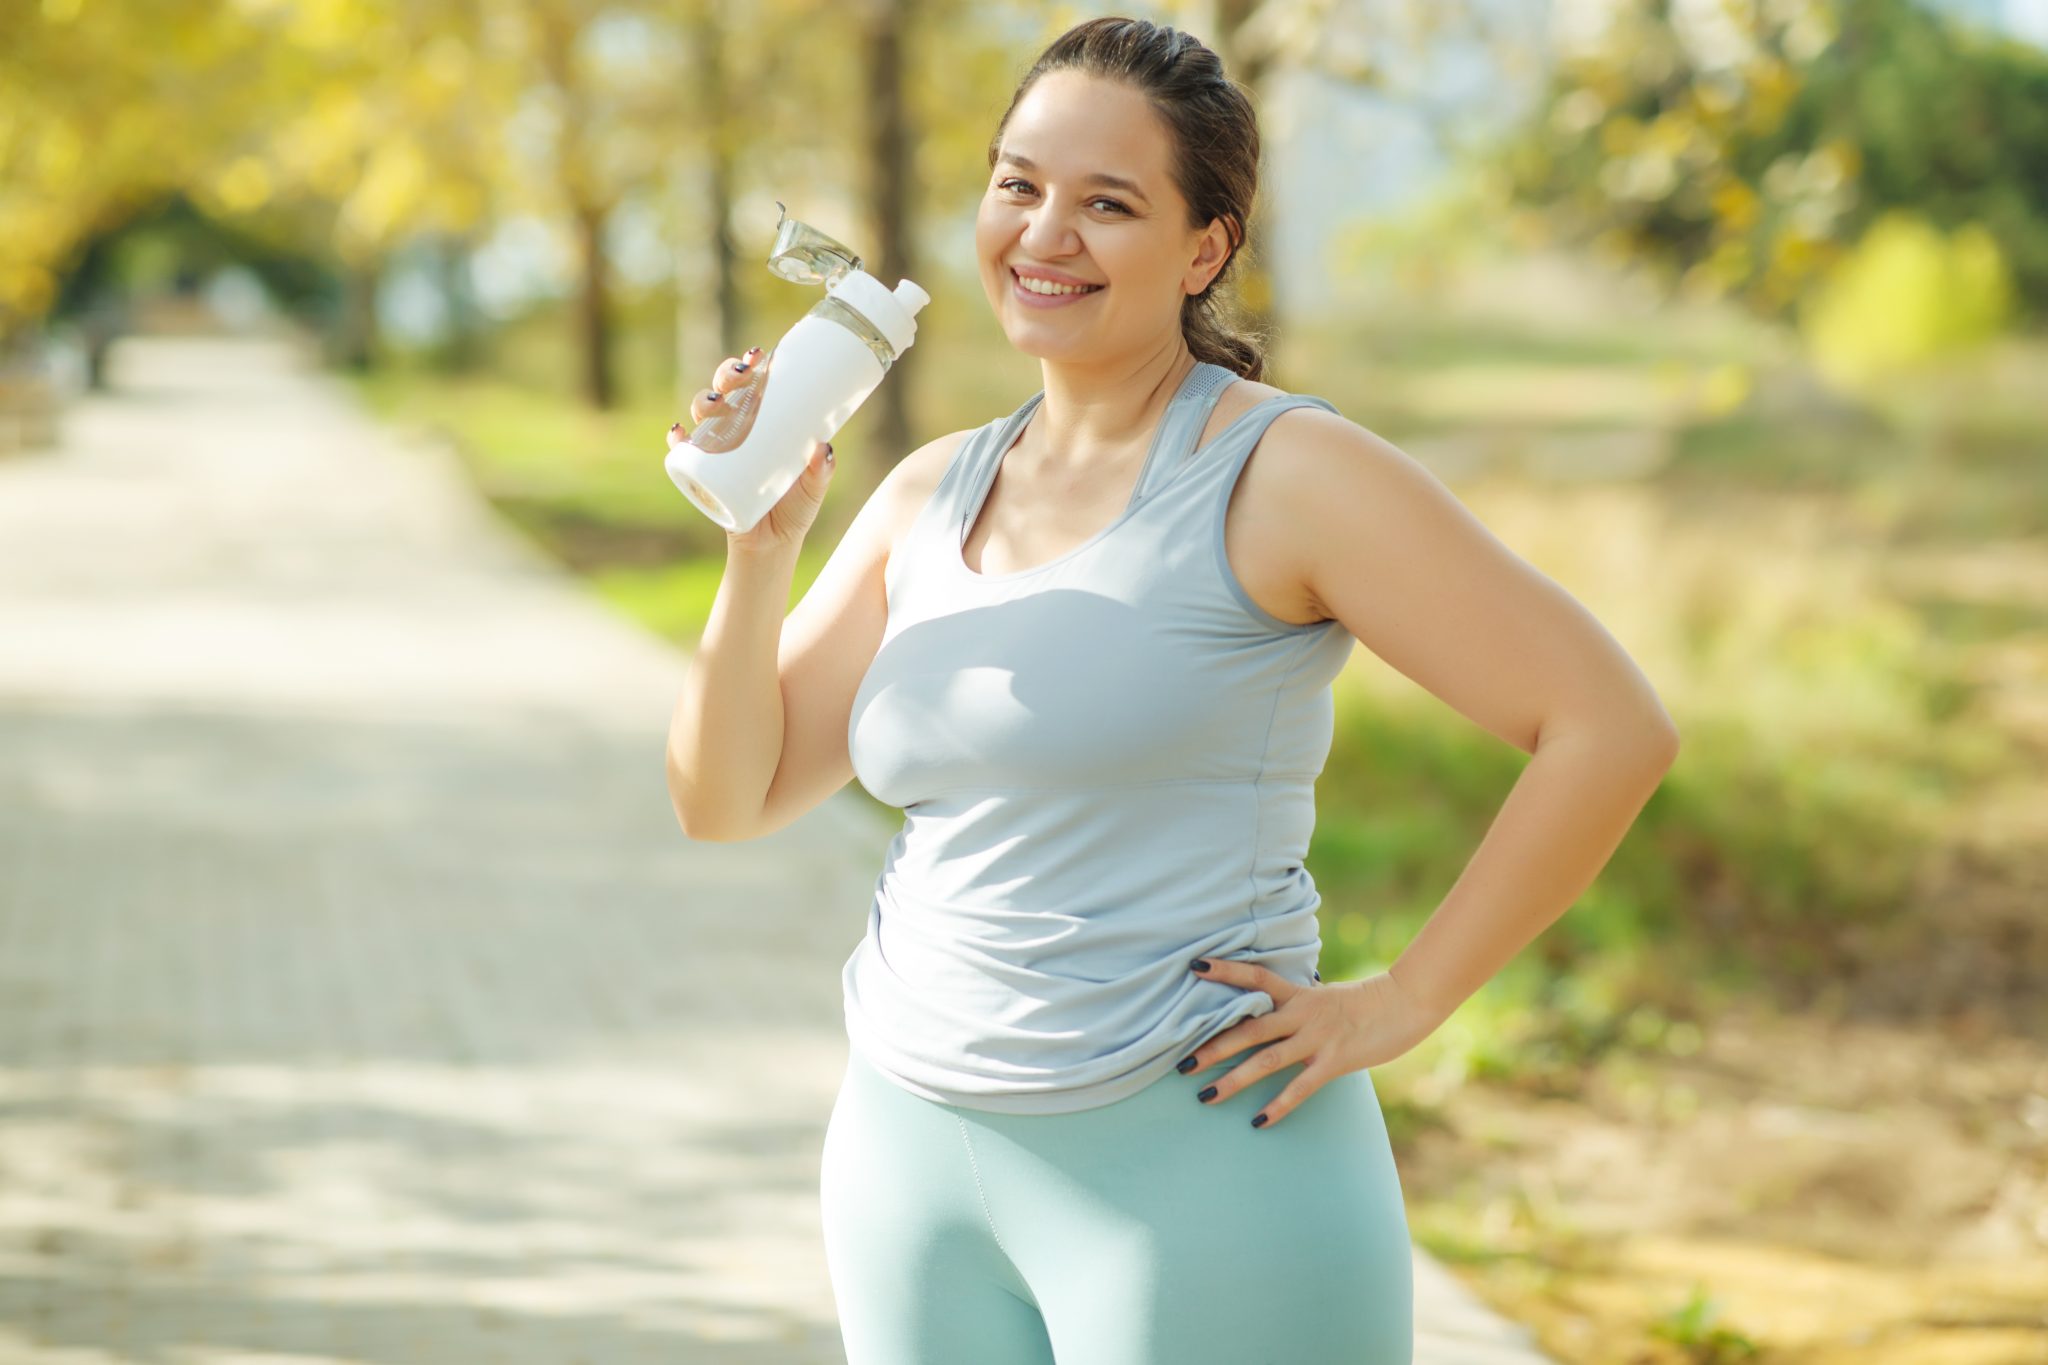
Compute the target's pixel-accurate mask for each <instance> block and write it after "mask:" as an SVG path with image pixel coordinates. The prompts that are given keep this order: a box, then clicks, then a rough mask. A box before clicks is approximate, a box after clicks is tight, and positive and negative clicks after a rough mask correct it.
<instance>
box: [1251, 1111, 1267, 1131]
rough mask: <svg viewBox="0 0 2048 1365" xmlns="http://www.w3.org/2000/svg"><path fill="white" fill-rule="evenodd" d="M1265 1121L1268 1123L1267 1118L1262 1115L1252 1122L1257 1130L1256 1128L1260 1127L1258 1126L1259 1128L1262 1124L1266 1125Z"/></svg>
mask: <svg viewBox="0 0 2048 1365" xmlns="http://www.w3.org/2000/svg"><path fill="white" fill-rule="evenodd" d="M1265 1121H1266V1116H1265V1115H1264V1114H1261V1115H1259V1116H1258V1117H1257V1118H1255V1119H1253V1120H1252V1127H1254V1128H1256V1127H1258V1126H1259V1125H1260V1124H1262V1123H1264V1122H1265Z"/></svg>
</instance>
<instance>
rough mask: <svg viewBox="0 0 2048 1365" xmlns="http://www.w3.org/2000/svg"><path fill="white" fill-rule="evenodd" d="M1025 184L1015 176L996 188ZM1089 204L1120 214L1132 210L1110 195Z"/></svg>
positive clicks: (997, 183)
mask: <svg viewBox="0 0 2048 1365" xmlns="http://www.w3.org/2000/svg"><path fill="white" fill-rule="evenodd" d="M1024 184H1028V182H1027V181H1023V180H1019V179H1017V178H1016V177H1015V176H1012V177H1010V178H1009V179H1007V180H998V181H997V182H996V188H997V189H999V190H1000V189H1007V188H1009V187H1010V186H1011V185H1024ZM1088 202H1089V203H1091V204H1108V205H1110V206H1111V207H1113V208H1114V209H1115V210H1116V211H1117V212H1118V213H1129V212H1130V210H1129V209H1127V208H1125V207H1124V206H1123V205H1122V204H1120V203H1118V202H1117V201H1116V200H1114V199H1111V198H1110V197H1109V196H1108V195H1097V196H1096V197H1095V198H1093V199H1090V200H1089V201H1088Z"/></svg>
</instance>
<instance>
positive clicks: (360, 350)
mask: <svg viewBox="0 0 2048 1365" xmlns="http://www.w3.org/2000/svg"><path fill="white" fill-rule="evenodd" d="M382 274H383V271H382V263H381V262H379V261H376V260H374V259H373V260H368V261H362V262H359V263H356V264H352V265H349V266H346V267H344V271H343V278H342V291H343V292H342V318H341V359H342V363H343V364H344V365H346V366H348V368H350V369H352V370H359V371H360V370H367V369H369V368H370V367H371V366H373V365H375V364H376V363H377V355H378V353H379V351H381V350H382V349H383V348H382V346H381V345H380V343H379V338H378V331H379V326H378V322H377V285H378V282H379V280H380V278H381V276H382Z"/></svg>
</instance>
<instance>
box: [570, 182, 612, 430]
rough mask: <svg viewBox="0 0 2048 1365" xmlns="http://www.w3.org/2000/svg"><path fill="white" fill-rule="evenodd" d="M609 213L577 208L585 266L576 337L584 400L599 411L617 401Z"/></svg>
mask: <svg viewBox="0 0 2048 1365" xmlns="http://www.w3.org/2000/svg"><path fill="white" fill-rule="evenodd" d="M606 216H607V215H606V213H605V210H603V209H601V208H593V207H591V206H589V205H579V206H578V207H577V210H576V232H577V238H578V241H579V245H580V246H581V248H582V265H583V287H582V290H581V292H580V294H579V296H578V298H577V309H576V323H577V329H576V330H577V336H578V340H579V341H580V342H581V343H582V350H583V400H584V401H585V402H586V403H588V404H589V405H590V406H591V407H593V408H597V409H599V410H604V409H607V408H610V407H612V406H613V405H614V404H615V403H616V402H617V400H618V394H617V392H616V390H615V388H614V386H613V382H612V354H611V346H612V336H611V309H610V303H609V297H608V295H609V290H608V287H607V281H606V272H605V259H604V225H605V218H606Z"/></svg>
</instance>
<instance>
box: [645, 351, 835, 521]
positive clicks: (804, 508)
mask: <svg viewBox="0 0 2048 1365" xmlns="http://www.w3.org/2000/svg"><path fill="white" fill-rule="evenodd" d="M770 359H771V357H770V356H769V355H768V353H767V352H765V351H763V350H762V349H761V348H760V347H759V346H756V347H754V348H752V349H751V350H749V351H748V352H747V353H746V354H745V355H741V356H728V357H726V359H725V360H724V362H723V363H721V364H720V365H719V367H718V368H717V369H716V370H714V371H712V374H711V387H710V388H708V389H699V390H698V391H697V395H696V397H694V398H692V399H691V400H690V423H691V427H692V430H691V431H689V432H685V431H684V430H683V424H682V423H680V422H678V423H676V424H675V425H674V426H672V427H670V428H669V429H668V443H669V444H670V445H671V446H675V445H678V444H680V443H682V442H683V441H685V440H689V441H691V442H693V443H694V444H695V445H696V446H697V447H698V449H700V450H705V451H719V450H731V449H733V448H734V447H735V446H737V445H739V443H740V442H741V441H743V440H744V439H746V434H747V429H748V428H749V427H751V426H752V425H753V420H754V402H755V401H758V399H759V397H760V393H761V389H762V386H764V385H765V384H766V383H767V382H768V362H769V360H770ZM727 412H730V413H732V414H733V415H732V417H731V418H730V419H728V418H726V413H727ZM700 436H701V437H702V439H701V440H700V439H698V438H699V437H700ZM832 468H833V459H832V447H831V445H830V444H829V443H828V442H825V441H813V442H811V448H810V451H809V452H808V453H807V455H806V457H805V461H804V472H803V473H802V474H800V475H798V476H797V480H796V482H795V483H793V484H791V485H790V486H789V491H788V492H787V493H784V494H783V495H782V498H781V499H780V500H779V501H778V502H777V503H776V504H775V505H774V506H773V507H771V508H769V509H768V513H767V515H766V516H763V517H762V518H761V520H760V521H758V522H756V523H755V524H754V526H753V527H752V529H750V530H747V531H737V532H736V531H727V532H726V533H725V539H726V548H727V551H728V552H735V551H737V552H746V553H753V552H758V551H779V550H794V549H796V547H797V546H799V545H801V544H802V543H803V539H804V536H805V535H806V534H807V533H808V532H809V531H810V529H811V525H812V523H814V522H816V521H817V519H818V509H819V508H820V507H822V506H823V505H824V502H825V489H826V486H827V485H828V484H830V483H831V481H832Z"/></svg>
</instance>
